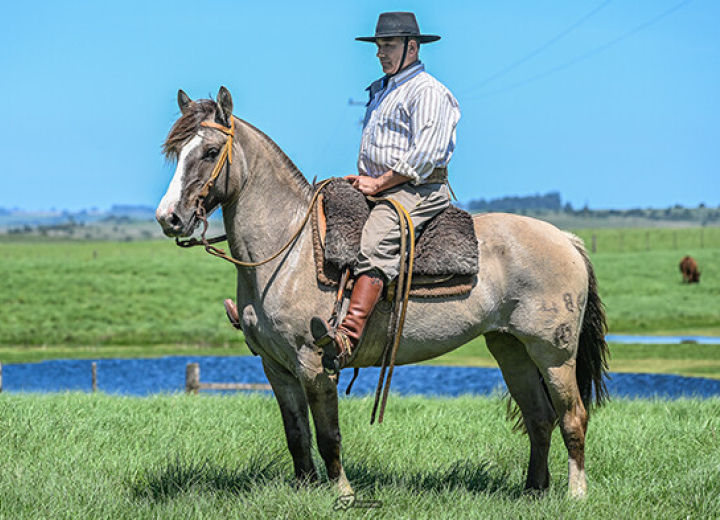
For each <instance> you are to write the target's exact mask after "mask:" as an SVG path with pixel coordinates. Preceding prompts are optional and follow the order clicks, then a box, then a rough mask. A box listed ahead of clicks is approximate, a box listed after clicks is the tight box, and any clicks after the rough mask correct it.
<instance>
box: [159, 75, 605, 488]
mask: <svg viewBox="0 0 720 520" xmlns="http://www.w3.org/2000/svg"><path fill="white" fill-rule="evenodd" d="M178 102H179V106H180V109H181V112H182V116H181V117H180V118H179V119H178V120H177V121H176V123H175V125H174V126H173V128H172V129H171V131H170V133H169V135H168V137H167V140H166V142H165V152H166V154H167V156H168V157H169V158H170V159H174V160H176V161H177V170H176V172H175V175H174V178H173V179H172V182H171V183H170V186H169V188H168V191H167V193H166V194H165V196H164V197H163V199H162V201H161V202H160V205H159V207H158V209H157V214H156V216H157V220H158V222H159V223H160V225H161V226H162V229H163V231H164V233H165V234H166V235H167V236H170V237H176V238H177V237H184V236H190V235H191V234H192V233H193V231H194V229H195V228H196V227H197V225H198V223H199V215H200V216H202V212H200V213H199V212H198V211H197V209H198V205H201V206H203V207H204V210H207V212H208V213H209V212H211V211H212V210H213V209H215V208H217V207H219V206H222V210H223V211H222V214H223V220H224V225H225V230H226V232H227V237H228V245H229V250H230V254H231V255H232V257H233V258H234V259H237V260H240V261H243V262H249V263H251V262H257V261H260V260H263V259H267V258H268V257H271V256H273V254H274V253H276V252H277V251H278V250H279V249H280V248H281V247H282V246H283V245H284V244H286V243H288V242H290V243H291V246H290V247H289V248H288V249H287V250H285V251H284V252H283V253H281V254H280V255H278V256H277V257H276V258H274V259H273V260H271V261H269V262H267V263H265V264H263V265H260V266H256V267H242V266H238V267H237V303H238V308H239V310H240V318H241V322H242V331H243V333H244V335H245V340H246V342H247V344H248V346H249V347H250V348H251V350H252V351H253V352H254V353H256V354H257V355H259V356H260V357H261V358H262V363H263V367H264V370H265V373H266V375H267V378H268V380H269V381H270V384H271V385H272V388H273V390H274V393H275V397H276V398H277V402H278V404H279V406H280V411H281V414H282V419H283V423H284V427H285V435H286V436H287V443H288V447H289V450H290V453H291V455H292V459H293V463H294V469H295V474H296V476H297V477H298V478H300V479H309V480H315V479H317V474H316V469H315V467H314V464H313V459H312V455H311V443H312V439H311V429H310V423H309V420H310V415H309V412H308V408H309V410H310V412H311V413H312V419H313V421H314V424H315V429H316V432H317V434H316V435H317V445H318V449H319V452H320V455H321V456H322V458H323V460H324V463H325V465H326V467H327V473H328V476H329V478H330V479H332V481H333V482H335V484H336V485H337V487H338V488H339V491H340V493H342V494H349V493H352V488H351V486H350V483H349V481H348V479H347V477H346V475H345V471H344V469H343V466H342V463H341V457H340V449H341V448H340V446H341V441H340V429H339V426H338V392H337V385H336V381H335V380H334V379H333V378H331V377H329V376H328V375H327V374H326V373H325V372H324V371H323V367H322V365H321V357H322V353H321V352H318V349H317V348H316V347H315V346H314V345H313V338H312V336H311V333H310V319H311V317H313V316H329V315H330V313H331V310H332V309H333V307H334V303H335V301H334V299H335V290H334V289H332V288H329V287H325V286H323V285H321V284H319V283H318V281H317V277H316V270H315V264H314V259H313V254H314V252H313V244H312V236H311V234H312V233H311V229H310V227H309V226H305V227H304V228H303V229H302V231H301V232H300V234H299V235H298V236H297V238H296V239H295V240H292V238H293V233H294V231H296V230H298V229H300V228H301V227H302V226H303V216H304V215H305V214H306V211H307V210H308V207H309V205H310V203H311V200H312V195H313V189H314V187H313V186H312V185H311V184H310V183H308V182H307V180H306V179H305V178H304V177H303V175H302V174H301V173H300V172H299V171H298V169H297V168H296V167H295V166H294V165H293V163H292V162H291V161H290V160H289V159H288V158H287V156H286V155H285V154H284V153H283V152H282V150H281V149H280V148H279V147H278V146H277V145H276V144H275V143H274V142H273V141H272V140H270V138H268V137H267V136H266V135H265V134H263V133H262V132H261V131H259V130H258V129H256V128H254V127H253V126H251V125H250V124H248V123H246V122H244V121H242V120H240V119H237V118H235V117H234V116H233V115H232V99H231V96H230V93H229V92H228V91H227V90H226V89H225V88H224V87H223V88H221V89H220V92H219V94H218V98H217V102H215V101H213V100H198V101H192V100H190V98H189V97H187V95H186V94H185V93H184V92H182V91H180V92H179V93H178ZM228 154H230V156H229V157H227V155H228ZM211 178H212V179H211ZM474 227H475V231H476V234H477V237H478V244H479V249H480V251H479V254H480V256H479V257H480V272H479V274H478V275H477V279H476V281H475V284H474V287H473V289H472V291H471V292H470V293H469V294H466V295H464V296H451V297H446V298H441V299H435V300H428V299H411V300H410V303H409V305H408V307H407V317H406V322H405V327H404V331H403V335H402V339H401V342H400V344H399V348H398V351H397V358H396V359H397V364H398V365H402V364H409V363H417V362H420V361H423V360H426V359H430V358H434V357H437V356H440V355H442V354H444V353H446V352H449V351H451V350H453V349H455V348H457V347H460V346H461V345H463V344H465V343H467V342H468V341H469V340H471V339H473V338H475V337H477V336H479V335H481V334H482V335H484V336H485V339H486V342H487V346H488V348H489V350H490V352H491V353H492V354H493V356H494V357H495V359H496V360H497V362H498V364H499V366H500V369H501V371H502V374H503V377H504V379H505V382H506V383H507V387H508V389H509V392H510V395H511V396H512V398H513V399H514V400H515V402H516V403H517V405H518V406H519V409H520V412H521V418H522V421H523V423H524V426H525V428H526V430H527V433H528V436H529V438H530V461H529V466H528V470H527V480H526V484H525V486H526V488H527V489H528V490H542V489H545V488H547V487H548V485H549V481H550V474H549V471H548V452H549V449H550V438H551V434H552V431H553V429H554V428H555V426H556V425H558V424H559V426H560V431H561V432H562V437H563V440H564V442H565V446H566V448H567V451H568V487H569V493H570V494H571V495H572V496H576V497H582V496H584V495H586V493H587V481H586V475H585V439H586V432H587V427H588V417H589V415H588V409H589V407H590V405H591V404H592V402H593V401H595V404H601V403H602V402H603V401H604V399H605V398H606V397H607V391H606V388H605V383H604V377H605V376H606V369H607V365H606V361H605V358H606V355H607V352H608V350H607V344H606V343H605V338H604V333H605V330H606V328H605V315H604V311H603V307H602V303H601V302H600V299H599V296H598V292H597V287H596V279H595V275H594V273H593V268H592V266H591V264H590V261H589V259H588V255H587V253H586V251H585V249H584V247H583V245H582V242H581V241H580V240H579V239H578V238H577V237H575V236H573V235H571V234H569V233H565V232H563V231H560V230H558V229H557V228H555V227H553V226H552V225H550V224H548V223H545V222H541V221H538V220H534V219H531V218H525V217H521V216H514V215H507V214H485V215H481V216H476V217H475V218H474ZM377 314H378V313H377V312H376V313H375V314H374V315H373V316H372V317H371V321H370V323H369V325H368V327H369V329H372V328H373V326H374V325H373V324H374V323H377V322H379V320H380V318H378V316H376V315H377ZM362 349H363V345H361V346H360V349H359V350H360V351H362ZM373 364H374V363H372V362H367V361H365V362H357V361H356V364H355V365H352V366H361V367H365V366H370V365H373ZM464 427H467V425H464Z"/></svg>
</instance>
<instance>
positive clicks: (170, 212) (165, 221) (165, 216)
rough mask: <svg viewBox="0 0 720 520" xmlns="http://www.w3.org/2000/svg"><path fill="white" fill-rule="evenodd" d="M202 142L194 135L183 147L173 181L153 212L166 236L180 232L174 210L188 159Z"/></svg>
mask: <svg viewBox="0 0 720 520" xmlns="http://www.w3.org/2000/svg"><path fill="white" fill-rule="evenodd" d="M202 142H203V139H202V137H201V136H200V135H196V136H195V137H193V138H192V139H191V140H190V141H189V142H188V143H187V144H186V145H185V146H183V148H182V150H181V151H180V156H179V158H178V163H177V168H175V175H173V179H172V181H170V186H168V189H167V192H165V196H163V198H162V200H161V201H160V204H159V205H158V208H157V210H156V211H155V218H156V219H157V221H158V222H159V223H160V225H161V226H162V228H163V231H165V233H166V234H168V232H175V233H178V232H181V231H182V230H181V229H179V226H178V219H177V216H176V215H175V210H176V209H177V207H178V204H179V203H180V200H181V198H182V189H183V178H184V176H185V173H186V171H187V167H188V157H190V155H191V154H192V153H193V151H195V149H196V148H198V147H199V146H200V145H201V144H202ZM180 224H181V223H180ZM176 228H178V229H176Z"/></svg>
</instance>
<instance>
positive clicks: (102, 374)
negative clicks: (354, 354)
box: [2, 356, 720, 399]
mask: <svg viewBox="0 0 720 520" xmlns="http://www.w3.org/2000/svg"><path fill="white" fill-rule="evenodd" d="M96 363H97V374H98V376H97V378H98V390H99V391H101V392H105V393H108V394H121V395H139V396H146V395H150V394H156V393H174V392H183V391H184V389H185V367H186V365H187V363H200V376H201V381H202V382H208V383H210V382H223V383H225V382H237V383H266V382H267V379H266V378H265V374H264V373H263V370H262V365H261V362H260V359H259V358H257V357H250V356H239V357H220V356H200V357H187V356H169V357H163V358H157V359H105V360H98V361H97V362H96ZM91 364H92V361H89V360H53V361H43V362H40V363H20V364H14V365H4V366H3V368H2V383H3V392H64V391H85V392H89V391H91V390H92V381H91ZM351 376H352V370H346V371H345V373H343V374H342V378H341V381H340V388H341V389H342V391H343V395H344V391H345V387H346V386H347V384H348V383H349V382H350V378H351ZM378 377H379V369H378V368H367V369H363V370H361V371H360V377H359V378H358V380H357V381H356V382H355V385H354V387H353V390H352V395H353V396H363V395H372V394H374V392H375V387H376V386H377V381H378ZM505 389H506V387H505V383H504V382H503V379H502V375H501V374H500V371H499V370H498V369H494V368H477V367H447V366H435V365H410V366H401V367H396V368H395V373H394V375H393V380H392V391H393V392H395V393H397V394H401V395H426V396H459V395H463V394H477V395H489V394H492V393H493V392H497V391H500V392H503V391H505ZM608 389H609V391H610V394H611V396H618V397H630V398H651V397H664V398H670V399H675V398H679V397H713V396H720V380H714V379H705V378H695V377H681V376H673V375H662V374H620V373H614V374H612V377H611V379H610V380H609V381H608Z"/></svg>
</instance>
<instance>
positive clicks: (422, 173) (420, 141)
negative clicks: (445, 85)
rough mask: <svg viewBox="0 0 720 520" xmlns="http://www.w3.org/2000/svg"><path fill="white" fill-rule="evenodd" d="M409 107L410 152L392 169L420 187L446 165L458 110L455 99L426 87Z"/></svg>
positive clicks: (452, 142) (453, 144)
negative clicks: (434, 172) (435, 171)
mask: <svg viewBox="0 0 720 520" xmlns="http://www.w3.org/2000/svg"><path fill="white" fill-rule="evenodd" d="M419 94H420V95H418V96H417V98H416V99H415V100H413V103H411V104H410V106H409V107H408V108H410V126H411V132H410V134H411V136H412V138H411V140H410V143H409V144H410V146H409V149H408V150H407V151H406V152H405V153H404V154H403V155H402V156H401V157H399V158H398V161H397V162H396V163H395V164H394V165H393V166H392V170H393V171H395V172H397V173H399V174H400V175H403V176H405V177H408V178H410V179H412V182H413V183H414V184H422V183H423V182H424V180H425V179H426V178H427V177H428V176H429V175H430V174H431V173H432V172H433V170H434V169H435V168H437V167H441V166H445V165H447V163H448V161H449V160H450V157H451V156H452V153H453V150H454V148H455V135H456V127H457V123H458V121H459V119H460V110H459V107H458V104H457V101H456V100H455V98H453V97H452V95H450V94H449V93H448V92H446V91H442V90H441V89H439V88H435V87H429V88H426V89H423V91H422V92H420V93H419Z"/></svg>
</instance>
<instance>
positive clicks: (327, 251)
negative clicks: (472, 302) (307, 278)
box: [313, 178, 478, 298]
mask: <svg viewBox="0 0 720 520" xmlns="http://www.w3.org/2000/svg"><path fill="white" fill-rule="evenodd" d="M369 215H370V203H369V202H368V200H367V199H366V198H365V196H364V195H363V194H362V193H360V192H359V191H358V190H356V189H355V188H353V187H352V185H351V184H350V183H348V182H347V181H345V180H344V179H340V178H337V179H333V180H332V181H331V182H330V183H328V184H327V185H326V186H325V187H324V188H323V189H322V192H321V193H320V196H319V197H318V204H317V207H316V208H315V211H314V212H313V240H314V243H315V260H316V267H317V273H318V280H319V281H320V282H321V283H323V284H325V285H337V284H338V281H339V279H340V273H341V272H342V271H343V270H344V269H345V268H346V267H353V266H354V264H355V262H356V261H357V256H358V253H359V252H360V238H361V236H362V229H363V226H364V225H365V222H366V221H367V219H368V216H369ZM477 273H478V241H477V237H476V236H475V229H474V226H473V219H472V217H471V216H470V214H469V213H467V212H466V211H463V210H461V209H459V208H457V207H455V206H452V205H450V206H449V207H448V208H447V209H446V210H445V211H443V212H441V213H440V214H438V215H437V216H436V217H434V218H433V219H432V220H431V221H430V222H428V223H427V224H426V225H425V227H424V229H422V231H421V233H420V236H419V237H418V239H417V241H416V245H415V259H414V265H413V289H412V292H411V295H412V296H417V297H427V298H432V297H442V296H451V295H460V294H465V293H467V292H469V291H470V290H471V289H472V287H473V286H474V284H475V281H476V275H477Z"/></svg>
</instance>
